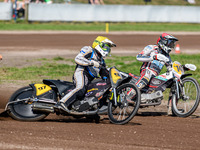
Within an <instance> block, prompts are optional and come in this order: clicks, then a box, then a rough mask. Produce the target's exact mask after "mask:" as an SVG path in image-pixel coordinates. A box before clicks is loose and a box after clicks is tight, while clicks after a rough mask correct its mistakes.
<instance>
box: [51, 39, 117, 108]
mask: <svg viewBox="0 0 200 150" xmlns="http://www.w3.org/2000/svg"><path fill="white" fill-rule="evenodd" d="M113 46H114V47H116V45H115V44H114V43H113V42H112V41H111V40H110V39H108V38H107V37H103V36H98V37H97V38H96V39H95V40H94V42H93V45H92V47H90V46H84V47H83V48H82V49H81V51H80V53H79V54H78V55H77V56H76V57H75V62H76V64H77V65H76V69H75V72H74V75H73V83H74V85H75V86H76V87H75V89H73V90H72V91H70V92H69V93H68V94H66V95H65V96H64V97H63V98H62V99H61V100H60V101H59V102H58V103H57V104H56V105H55V106H54V107H55V108H56V109H62V110H64V111H66V110H67V109H68V108H67V107H68V106H69V105H70V104H72V103H73V102H74V101H75V100H76V99H77V98H83V97H84V94H85V92H86V90H87V86H88V84H89V83H90V82H91V81H92V80H93V79H94V78H96V77H98V75H99V74H100V75H101V77H102V78H103V79H105V78H107V77H106V76H107V75H108V72H107V70H106V69H103V68H99V67H100V65H102V66H105V62H104V59H103V58H105V57H106V56H107V55H108V54H109V53H110V51H111V47H113Z"/></svg>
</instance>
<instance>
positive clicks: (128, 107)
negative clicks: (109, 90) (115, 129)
mask: <svg viewBox="0 0 200 150" xmlns="http://www.w3.org/2000/svg"><path fill="white" fill-rule="evenodd" d="M116 93H117V101H118V104H117V106H115V105H114V99H112V100H111V101H110V102H109V104H108V116H109V119H110V121H111V122H112V123H114V124H120V125H122V124H126V123H128V122H129V121H130V120H131V119H133V117H134V116H135V115H136V113H137V111H138V109H139V107H140V100H141V94H140V90H139V89H138V88H137V86H136V85H134V84H131V83H126V84H123V85H120V86H119V87H118V88H117V89H116Z"/></svg>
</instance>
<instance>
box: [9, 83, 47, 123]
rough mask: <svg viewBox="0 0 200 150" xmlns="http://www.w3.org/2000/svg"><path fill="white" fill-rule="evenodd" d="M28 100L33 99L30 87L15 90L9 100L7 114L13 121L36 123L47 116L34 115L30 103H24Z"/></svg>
mask: <svg viewBox="0 0 200 150" xmlns="http://www.w3.org/2000/svg"><path fill="white" fill-rule="evenodd" d="M29 98H30V99H31V98H33V89H32V88H31V87H29V86H27V87H23V88H21V89H19V90H17V91H16V92H15V93H14V94H13V95H12V96H11V98H10V100H9V102H11V103H10V104H9V105H8V114H9V115H10V116H11V117H12V118H13V119H16V120H20V121H38V120H42V119H44V118H45V117H46V116H47V115H48V114H35V113H34V112H33V111H32V103H31V102H26V101H25V100H26V99H29ZM23 100H24V101H23ZM12 102H14V103H12Z"/></svg>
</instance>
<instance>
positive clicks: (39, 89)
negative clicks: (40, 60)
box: [34, 84, 51, 96]
mask: <svg viewBox="0 0 200 150" xmlns="http://www.w3.org/2000/svg"><path fill="white" fill-rule="evenodd" d="M34 86H35V89H36V96H39V95H42V94H44V93H46V92H48V91H50V90H51V87H50V86H48V85H46V84H35V85H34Z"/></svg>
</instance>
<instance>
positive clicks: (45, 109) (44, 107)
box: [32, 102, 54, 113]
mask: <svg viewBox="0 0 200 150" xmlns="http://www.w3.org/2000/svg"><path fill="white" fill-rule="evenodd" d="M53 106H54V105H53V104H47V103H38V102H36V103H34V104H33V106H32V110H33V112H34V113H54V108H53Z"/></svg>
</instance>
